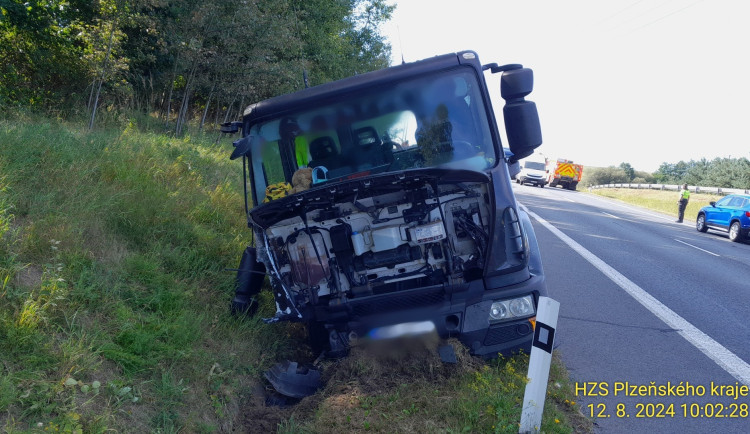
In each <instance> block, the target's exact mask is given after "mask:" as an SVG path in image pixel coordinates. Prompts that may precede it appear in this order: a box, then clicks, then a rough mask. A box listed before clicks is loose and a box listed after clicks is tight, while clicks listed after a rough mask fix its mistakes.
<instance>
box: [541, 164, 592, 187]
mask: <svg viewBox="0 0 750 434" xmlns="http://www.w3.org/2000/svg"><path fill="white" fill-rule="evenodd" d="M581 175H583V166H582V165H580V164H573V160H566V159H565V158H558V159H557V160H552V159H549V160H547V183H548V184H549V186H550V187H557V186H558V185H561V186H562V187H563V188H567V189H568V190H575V189H576V186H578V182H580V181H581Z"/></svg>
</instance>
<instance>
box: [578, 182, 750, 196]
mask: <svg viewBox="0 0 750 434" xmlns="http://www.w3.org/2000/svg"><path fill="white" fill-rule="evenodd" d="M681 187H682V184H602V185H594V186H591V187H589V189H598V188H636V189H645V190H672V191H680V188H681ZM688 190H690V191H692V192H693V193H714V194H750V190H743V189H741V188H723V187H702V186H699V185H688Z"/></svg>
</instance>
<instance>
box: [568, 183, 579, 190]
mask: <svg viewBox="0 0 750 434" xmlns="http://www.w3.org/2000/svg"><path fill="white" fill-rule="evenodd" d="M577 186H578V183H577V182H572V183H570V184H569V185H568V188H569V189H570V190H573V191H575V190H576V187H577Z"/></svg>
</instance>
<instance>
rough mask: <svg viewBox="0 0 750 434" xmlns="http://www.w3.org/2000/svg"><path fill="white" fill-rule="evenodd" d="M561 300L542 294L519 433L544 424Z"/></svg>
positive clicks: (536, 431)
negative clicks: (546, 396) (543, 418)
mask: <svg viewBox="0 0 750 434" xmlns="http://www.w3.org/2000/svg"><path fill="white" fill-rule="evenodd" d="M559 312H560V303H559V302H557V301H555V300H553V299H551V298H549V297H539V306H538V308H537V314H536V327H534V340H533V341H532V343H531V355H530V356H529V373H528V375H527V376H528V379H529V382H528V383H526V391H525V393H524V395H523V410H522V411H521V426H520V428H519V430H518V432H519V433H538V432H539V430H540V429H541V426H542V412H543V411H544V399H545V395H546V392H547V381H548V380H549V366H550V363H551V362H552V347H553V345H554V343H555V329H556V328H557V315H558V313H559Z"/></svg>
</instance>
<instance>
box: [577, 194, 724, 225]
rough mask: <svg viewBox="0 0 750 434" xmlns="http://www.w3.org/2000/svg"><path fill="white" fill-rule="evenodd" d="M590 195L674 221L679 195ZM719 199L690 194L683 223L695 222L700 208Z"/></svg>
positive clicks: (714, 196)
mask: <svg viewBox="0 0 750 434" xmlns="http://www.w3.org/2000/svg"><path fill="white" fill-rule="evenodd" d="M591 193H594V194H597V195H599V196H604V197H609V198H612V199H617V200H621V201H623V202H626V203H630V204H633V205H637V206H640V207H643V208H648V209H651V210H654V211H658V212H661V213H664V214H668V215H672V216H674V217H675V219H676V218H677V199H678V197H679V193H678V192H676V191H662V190H640V189H629V188H599V189H595V190H591ZM721 197H722V196H721V195H718V194H706V193H690V201H689V202H688V206H687V208H686V209H685V221H686V222H695V219H696V217H697V216H698V211H699V210H700V209H701V208H702V207H704V206H706V205H708V204H709V202H711V201H716V200H719V199H720V198H721Z"/></svg>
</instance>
